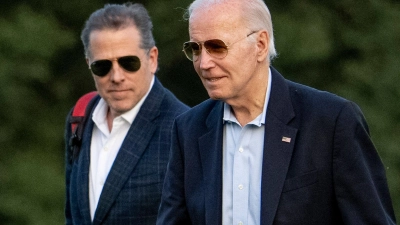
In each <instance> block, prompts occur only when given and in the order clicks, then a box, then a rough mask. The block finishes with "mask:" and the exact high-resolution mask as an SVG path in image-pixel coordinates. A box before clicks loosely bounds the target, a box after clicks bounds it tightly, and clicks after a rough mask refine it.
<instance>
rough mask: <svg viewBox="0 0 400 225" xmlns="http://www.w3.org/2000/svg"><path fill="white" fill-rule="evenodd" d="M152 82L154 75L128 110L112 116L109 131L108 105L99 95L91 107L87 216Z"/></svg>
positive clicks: (96, 202)
mask: <svg viewBox="0 0 400 225" xmlns="http://www.w3.org/2000/svg"><path fill="white" fill-rule="evenodd" d="M153 84H154V77H153V80H152V81H151V84H150V87H149V90H148V91H147V93H146V95H145V96H143V98H142V99H141V100H140V101H139V102H138V103H137V104H136V105H135V107H133V108H132V109H131V110H129V111H128V112H126V113H124V114H122V115H120V116H118V117H116V118H114V120H113V125H112V129H111V132H110V130H109V129H108V124H107V112H108V110H109V107H108V105H107V103H106V102H105V101H104V99H103V98H101V99H100V101H99V103H98V104H97V106H96V108H95V109H94V111H93V116H92V120H93V122H94V126H93V133H92V141H91V146H90V169H89V202H90V216H91V218H92V221H93V218H94V214H95V212H96V208H97V204H98V202H99V199H100V195H101V192H102V190H103V186H104V183H105V182H106V179H107V176H108V173H109V172H110V170H111V167H112V165H113V163H114V160H115V158H116V157H117V154H118V151H119V149H120V147H121V145H122V142H123V141H124V139H125V136H126V134H127V133H128V130H129V128H130V127H131V124H132V122H133V121H134V119H135V118H136V116H137V114H138V112H139V110H140V107H141V106H142V105H143V102H144V100H145V99H146V97H147V95H148V94H149V92H150V90H151V88H152V87H153Z"/></svg>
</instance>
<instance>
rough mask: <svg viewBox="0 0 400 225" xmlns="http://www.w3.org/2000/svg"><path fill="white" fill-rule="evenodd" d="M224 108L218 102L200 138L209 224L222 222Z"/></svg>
mask: <svg viewBox="0 0 400 225" xmlns="http://www.w3.org/2000/svg"><path fill="white" fill-rule="evenodd" d="M222 110H223V103H222V102H217V103H216V106H215V107H214V108H213V110H212V111H211V112H210V115H209V116H208V118H207V121H206V123H207V127H208V128H209V130H208V132H207V133H206V134H205V135H203V136H202V137H200V138H199V149H200V159H201V164H202V167H203V182H204V188H205V190H204V191H205V192H204V193H206V194H205V196H204V204H205V224H207V225H212V224H221V222H222V217H221V213H222V134H223V132H222V127H223V123H222V112H223V111H222ZM215 124H217V125H216V126H215Z"/></svg>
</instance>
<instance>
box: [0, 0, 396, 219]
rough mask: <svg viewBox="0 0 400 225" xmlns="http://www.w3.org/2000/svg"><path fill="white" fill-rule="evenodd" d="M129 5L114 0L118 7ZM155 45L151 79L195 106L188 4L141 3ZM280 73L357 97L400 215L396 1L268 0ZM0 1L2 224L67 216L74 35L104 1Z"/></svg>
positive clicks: (79, 55)
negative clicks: (186, 50)
mask: <svg viewBox="0 0 400 225" xmlns="http://www.w3.org/2000/svg"><path fill="white" fill-rule="evenodd" d="M123 2H124V1H113V3H123ZM137 2H141V3H143V4H144V5H145V6H146V7H147V8H148V10H149V13H150V15H151V16H152V19H153V22H154V35H155V38H156V42H157V46H158V47H159V49H160V59H159V64H160V70H159V72H158V74H157V75H158V77H159V78H160V80H161V81H162V82H163V84H164V85H165V86H166V87H168V88H169V89H170V90H172V91H173V92H174V93H175V94H176V95H177V96H178V97H179V98H180V99H182V100H183V101H184V102H186V103H187V104H189V105H195V104H197V103H199V102H201V101H203V100H204V99H206V98H207V94H206V92H205V91H204V88H203V87H202V85H201V82H200V81H199V79H198V78H197V75H196V74H195V72H194V70H193V66H192V64H191V62H190V61H188V60H187V59H186V58H185V56H184V55H183V53H182V52H181V46H182V43H183V42H184V41H186V40H188V38H189V37H188V34H187V23H186V22H185V21H184V20H183V19H182V15H183V12H184V8H186V7H187V6H188V5H189V3H190V2H191V0H150V1H149V0H147V1H146V0H142V1H137ZM266 2H267V4H268V6H269V7H270V10H271V14H272V19H273V23H274V31H275V41H276V47H277V50H278V52H279V57H278V58H277V59H275V61H274V62H273V65H274V66H275V67H276V68H277V69H278V70H279V71H280V72H281V73H282V74H283V75H284V76H285V77H287V78H289V79H291V80H294V81H297V82H300V83H304V84H307V85H310V86H312V87H316V88H318V89H322V90H327V91H330V92H333V93H336V94H338V95H340V96H343V97H345V98H348V99H350V100H353V101H355V102H356V103H358V104H359V105H360V107H361V109H362V110H363V112H364V114H365V117H366V119H367V121H368V123H369V125H370V130H371V136H372V138H373V140H374V143H375V145H376V147H377V149H378V151H379V154H380V155H381V157H382V160H383V163H384V165H385V167H386V169H387V176H388V181H389V185H390V190H391V194H392V198H393V203H394V205H395V210H396V213H397V217H399V215H400V214H399V213H400V192H399V190H400V179H399V174H400V149H399V148H400V147H399V146H400V141H399V138H398V137H399V136H400V104H399V103H398V101H399V99H400V88H399V84H400V76H399V75H400V69H399V68H398V67H397V66H398V64H400V26H399V24H398V23H399V21H400V3H399V2H398V1H395V0H392V1H390V0H368V1H361V0H336V1H315V0H301V1H291V0H279V1H278V0H275V1H266ZM2 3H3V4H2V5H3V6H2V7H1V8H0V31H1V32H0V105H1V106H2V110H1V111H0V146H1V150H0V224H5V225H17V224H18V225H20V224H29V225H30V224H34V225H36V224H37V225H43V224H62V223H63V204H64V143H63V132H64V120H65V116H66V114H67V113H68V111H69V109H70V108H71V107H72V106H73V104H74V102H75V101H76V100H77V99H78V97H79V96H80V95H82V94H83V93H85V92H87V91H90V90H94V85H93V81H92V78H91V76H90V73H89V71H88V68H87V66H86V63H85V60H84V55H83V48H82V45H81V42H80V39H79V35H80V31H81V28H82V26H83V23H84V21H85V20H86V19H87V17H88V16H89V15H90V13H91V12H93V11H94V10H96V9H98V8H100V7H102V6H103V5H104V4H105V3H106V1H101V0H96V1H95V0H92V1H79V0H70V1H47V0H35V1H29V0H28V1H22V0H14V1H10V0H5V1H3V2H2Z"/></svg>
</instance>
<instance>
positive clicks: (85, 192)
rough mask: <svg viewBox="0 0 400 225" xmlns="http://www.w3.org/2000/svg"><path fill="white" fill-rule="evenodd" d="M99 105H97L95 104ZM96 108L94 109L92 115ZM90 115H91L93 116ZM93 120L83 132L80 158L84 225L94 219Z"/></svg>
mask: <svg viewBox="0 0 400 225" xmlns="http://www.w3.org/2000/svg"><path fill="white" fill-rule="evenodd" d="M99 99H100V98H99ZM95 105H97V103H96V104H95ZM94 108H95V107H93V109H92V113H93V110H94ZM92 113H90V114H89V115H92ZM93 126H94V123H93V120H92V119H91V118H88V120H87V123H86V125H85V128H84V129H85V130H84V132H83V136H82V140H89V141H83V142H82V145H81V149H80V153H79V157H78V168H77V171H78V175H77V176H78V181H77V185H79V187H78V188H77V196H78V204H79V209H80V212H81V214H82V217H83V224H91V223H92V219H91V217H90V203H89V166H90V142H91V141H90V140H91V139H92V130H93Z"/></svg>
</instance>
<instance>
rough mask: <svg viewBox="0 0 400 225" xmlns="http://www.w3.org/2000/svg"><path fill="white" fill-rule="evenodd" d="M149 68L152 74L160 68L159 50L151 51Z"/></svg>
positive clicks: (152, 49)
mask: <svg viewBox="0 0 400 225" xmlns="http://www.w3.org/2000/svg"><path fill="white" fill-rule="evenodd" d="M149 66H150V71H151V73H152V74H155V73H156V71H157V68H158V48H157V47H156V46H154V47H152V48H151V49H150V51H149Z"/></svg>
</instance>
